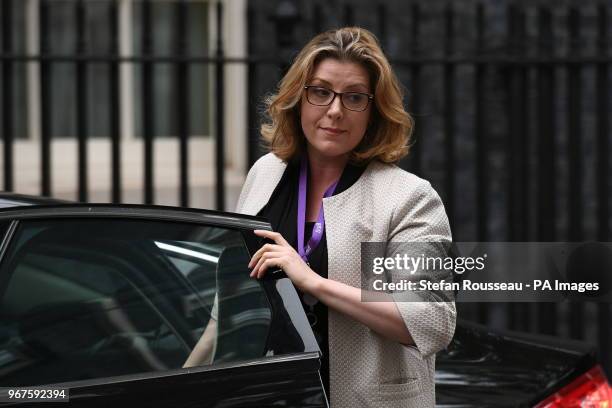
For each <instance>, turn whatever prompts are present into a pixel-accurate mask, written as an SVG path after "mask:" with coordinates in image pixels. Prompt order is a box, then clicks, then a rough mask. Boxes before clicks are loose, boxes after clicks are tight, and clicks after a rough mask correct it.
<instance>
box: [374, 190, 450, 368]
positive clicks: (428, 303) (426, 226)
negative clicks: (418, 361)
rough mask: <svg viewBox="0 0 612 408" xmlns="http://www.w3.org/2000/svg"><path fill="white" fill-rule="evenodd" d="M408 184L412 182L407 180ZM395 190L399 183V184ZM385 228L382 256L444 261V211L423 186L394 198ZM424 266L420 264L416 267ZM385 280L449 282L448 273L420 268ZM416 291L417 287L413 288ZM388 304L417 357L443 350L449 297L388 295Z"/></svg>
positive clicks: (438, 294)
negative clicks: (397, 315)
mask: <svg viewBox="0 0 612 408" xmlns="http://www.w3.org/2000/svg"><path fill="white" fill-rule="evenodd" d="M411 181H412V180H411ZM400 184H401V183H400ZM399 197H400V199H399V200H398V202H396V203H395V209H394V211H393V215H392V217H391V222H390V226H389V236H388V241H387V249H386V254H385V256H387V257H393V258H395V257H396V255H398V254H399V255H400V256H402V257H403V256H404V254H408V256H412V257H416V258H418V257H422V258H423V260H424V259H425V258H436V257H441V258H442V259H444V258H445V257H446V256H447V250H448V249H449V247H450V244H451V242H452V237H451V231H450V226H449V222H448V217H447V216H446V211H445V210H444V205H443V204H442V201H441V200H440V197H439V196H438V194H437V193H436V191H435V190H434V189H433V188H432V187H431V185H430V184H429V182H427V181H425V180H422V179H418V183H417V186H416V188H415V189H413V190H412V191H411V192H410V193H405V194H399ZM422 266H424V264H422ZM389 273H390V275H391V276H389V277H388V279H390V280H391V281H398V280H400V279H404V280H408V281H414V282H416V283H417V285H418V283H419V282H420V281H421V280H425V281H429V282H439V281H441V280H444V281H445V282H452V273H453V272H452V271H448V270H444V269H443V268H440V269H435V268H431V267H420V268H416V269H413V270H410V271H406V270H405V269H401V270H399V269H395V270H391V271H389ZM417 287H418V286H417ZM392 297H393V300H394V302H395V304H396V306H397V308H398V310H399V312H400V314H401V316H402V318H403V320H404V323H405V324H406V328H407V329H408V331H409V332H410V334H411V336H412V338H413V340H414V342H415V344H416V347H417V348H418V350H419V351H420V352H421V354H422V355H423V356H428V355H430V354H434V353H436V352H438V351H440V350H442V349H444V348H445V347H446V346H447V345H448V344H449V343H450V341H451V340H452V337H453V334H454V332H455V323H456V309H455V302H454V293H453V291H442V290H440V291H438V290H422V291H419V290H416V291H414V290H413V291H401V292H394V293H392Z"/></svg>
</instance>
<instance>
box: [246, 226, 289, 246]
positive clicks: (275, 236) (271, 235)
mask: <svg viewBox="0 0 612 408" xmlns="http://www.w3.org/2000/svg"><path fill="white" fill-rule="evenodd" d="M253 233H254V234H255V235H257V236H260V237H264V238H268V239H271V240H272V241H274V242H275V243H277V244H278V245H284V246H286V245H289V244H288V243H287V241H286V240H285V238H283V236H282V235H281V234H280V233H279V232H274V231H267V230H254V231H253Z"/></svg>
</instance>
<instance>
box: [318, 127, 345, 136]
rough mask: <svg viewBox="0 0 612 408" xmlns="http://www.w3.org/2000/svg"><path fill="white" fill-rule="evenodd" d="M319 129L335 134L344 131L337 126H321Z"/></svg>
mask: <svg viewBox="0 0 612 408" xmlns="http://www.w3.org/2000/svg"><path fill="white" fill-rule="evenodd" d="M321 129H323V130H325V131H326V132H329V133H333V134H335V135H337V134H339V133H342V132H344V130H342V129H338V128H328V127H322V128H321Z"/></svg>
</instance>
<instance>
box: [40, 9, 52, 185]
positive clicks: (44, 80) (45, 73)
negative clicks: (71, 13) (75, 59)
mask: <svg viewBox="0 0 612 408" xmlns="http://www.w3.org/2000/svg"><path fill="white" fill-rule="evenodd" d="M39 18H40V23H39V27H40V36H39V41H40V93H41V95H40V103H41V110H40V122H41V141H40V159H41V161H40V162H41V166H40V180H41V191H40V193H41V195H43V196H51V120H52V117H51V61H50V60H49V61H48V60H46V59H45V57H46V56H48V55H49V51H50V50H49V33H50V31H49V0H40V15H39Z"/></svg>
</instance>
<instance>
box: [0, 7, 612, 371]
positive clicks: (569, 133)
mask: <svg viewBox="0 0 612 408" xmlns="http://www.w3.org/2000/svg"><path fill="white" fill-rule="evenodd" d="M611 11H612V4H611V2H610V1H603V0H592V1H591V0H583V1H558V0H548V1H544V0H540V1H533V0H532V1H518V0H517V1H511V0H490V1H482V2H477V1H473V0H459V1H457V0H456V1H442V0H427V1H417V0H413V1H401V0H389V1H365V0H363V1H362V0H354V1H339V0H327V1H316V0H313V1H306V0H277V1H269V0H226V1H204V0H202V1H200V0H190V1H181V0H163V1H162V0H157V1H149V0H23V1H21V0H0V18H1V20H0V21H1V29H0V43H1V46H2V50H1V54H0V55H1V57H2V58H1V60H0V61H1V67H0V69H1V70H0V106H1V107H2V108H1V109H0V124H1V128H0V129H1V130H0V132H1V134H2V146H3V156H2V158H1V160H2V168H1V169H0V171H1V172H2V173H1V174H2V179H3V184H2V185H3V189H4V190H6V191H16V192H20V193H31V194H44V195H49V196H55V197H60V198H70V199H76V200H81V201H87V200H89V201H109V202H143V203H157V204H172V205H184V206H186V205H189V206H194V207H203V208H218V209H232V208H233V206H234V203H235V201H236V197H237V194H238V192H239V189H240V186H241V183H242V181H243V180H244V176H245V174H246V171H247V170H248V168H249V166H250V165H251V164H252V163H253V162H254V161H255V160H256V159H257V158H258V157H259V156H260V155H261V154H262V153H263V151H262V149H261V147H260V145H259V131H258V129H259V124H260V121H261V113H262V110H263V104H262V99H263V98H264V96H265V95H266V94H269V93H271V92H274V90H275V89H276V85H277V83H278V80H279V79H280V78H281V76H282V74H283V72H284V70H286V68H287V66H288V64H290V62H291V60H292V58H293V57H294V56H295V54H296V52H297V51H298V50H299V49H300V48H301V47H302V46H303V45H304V44H305V43H306V42H307V41H308V40H309V39H310V38H311V37H312V36H313V35H314V34H316V33H318V32H321V31H323V30H326V29H329V28H334V27H339V26H343V25H358V26H362V27H365V28H367V29H369V30H371V31H373V32H374V33H375V34H376V35H377V36H378V38H379V40H380V42H381V44H382V46H383V49H384V50H385V52H386V53H387V55H388V57H389V58H390V60H391V62H392V65H393V67H394V68H395V70H396V73H397V74H398V76H399V78H400V80H401V82H402V85H403V86H404V88H405V105H406V109H407V110H408V111H409V112H411V113H412V114H413V116H414V117H415V120H416V132H415V135H414V136H415V140H416V143H415V144H414V146H413V149H412V153H411V154H410V156H409V157H408V158H407V159H406V160H404V161H403V162H402V163H401V166H402V167H403V168H405V169H407V170H410V171H412V172H414V173H416V174H417V175H419V176H421V177H424V178H425V179H427V180H429V181H431V182H432V184H433V186H434V187H435V188H436V190H437V191H438V192H439V194H440V195H441V197H442V198H443V200H444V203H445V206H446V209H447V212H448V214H449V217H450V220H451V224H452V228H453V235H454V239H455V240H456V241H609V240H610V218H611V213H610V195H611V194H610V192H611V191H612V177H610V175H611V174H612V172H611V168H610V160H609V157H610V153H612V148H611V145H610V138H611V135H610V113H611V110H610V97H611V94H612V86H610V81H611V78H610V76H611V69H610V67H611V62H612V57H611V55H612V51H611V46H612V45H611V44H612V41H611V36H612V33H611V31H612V29H611V28H610V27H611V25H610V14H611ZM611 273H612V271H611ZM459 314H460V317H461V318H464V319H468V320H474V321H479V322H481V323H484V324H486V325H488V326H489V327H491V328H510V329H514V330H521V331H529V332H534V333H545V334H550V335H554V336H559V337H567V338H575V339H582V340H585V341H588V342H590V343H592V344H594V345H596V346H598V349H599V352H600V354H601V357H602V359H603V360H604V361H605V365H606V370H607V372H608V375H610V369H611V367H612V356H611V350H612V344H611V339H610V330H611V327H612V317H611V315H610V305H609V304H604V303H599V304H598V303H569V302H565V303H561V304H552V303H540V304H518V303H514V304H501V303H483V304H459Z"/></svg>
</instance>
